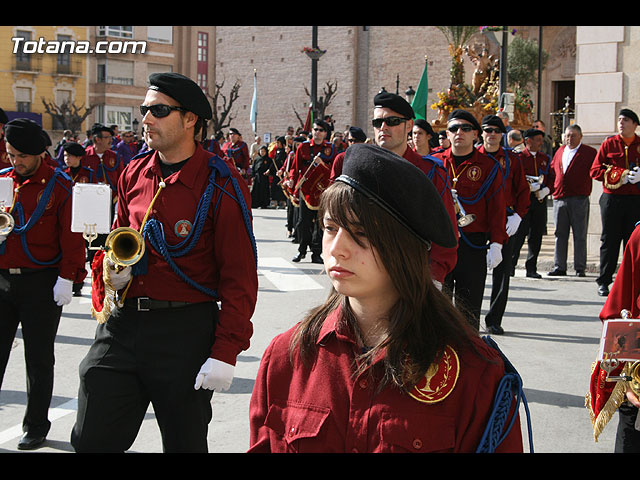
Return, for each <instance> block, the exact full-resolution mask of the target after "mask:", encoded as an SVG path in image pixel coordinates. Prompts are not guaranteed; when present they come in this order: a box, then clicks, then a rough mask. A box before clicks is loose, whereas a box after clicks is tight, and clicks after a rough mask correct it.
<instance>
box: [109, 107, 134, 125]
mask: <svg viewBox="0 0 640 480" xmlns="http://www.w3.org/2000/svg"><path fill="white" fill-rule="evenodd" d="M132 121H133V107H113V106H110V105H105V107H104V122H103V123H104V124H105V125H118V129H119V130H133V124H132V123H131V122H132Z"/></svg>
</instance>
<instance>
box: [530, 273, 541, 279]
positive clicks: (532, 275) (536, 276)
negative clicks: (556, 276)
mask: <svg viewBox="0 0 640 480" xmlns="http://www.w3.org/2000/svg"><path fill="white" fill-rule="evenodd" d="M527 277H529V278H542V275H540V274H539V273H538V272H527Z"/></svg>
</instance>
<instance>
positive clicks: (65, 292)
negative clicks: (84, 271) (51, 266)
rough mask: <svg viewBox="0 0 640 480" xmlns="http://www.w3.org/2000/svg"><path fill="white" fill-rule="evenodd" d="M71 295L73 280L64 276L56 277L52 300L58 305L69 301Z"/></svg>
mask: <svg viewBox="0 0 640 480" xmlns="http://www.w3.org/2000/svg"><path fill="white" fill-rule="evenodd" d="M72 297H73V282H72V281H71V280H67V279H66V278H62V277H58V280H57V281H56V284H55V285H54V286H53V301H54V302H56V305H58V306H59V307H61V306H63V305H68V304H69V303H71V298H72Z"/></svg>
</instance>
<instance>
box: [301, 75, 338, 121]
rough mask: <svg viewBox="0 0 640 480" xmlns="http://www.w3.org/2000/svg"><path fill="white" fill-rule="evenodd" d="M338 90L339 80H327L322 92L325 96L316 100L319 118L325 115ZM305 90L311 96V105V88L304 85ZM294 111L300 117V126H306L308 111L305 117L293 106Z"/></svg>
mask: <svg viewBox="0 0 640 480" xmlns="http://www.w3.org/2000/svg"><path fill="white" fill-rule="evenodd" d="M337 91H338V81H337V80H334V81H333V82H332V81H331V80H327V83H326V84H325V85H324V87H322V93H323V94H324V96H321V97H318V99H317V100H316V111H317V112H318V118H323V117H324V115H325V112H326V111H327V109H328V108H329V105H330V104H331V102H332V101H333V98H334V97H335V94H336V92H337ZM304 92H305V93H306V94H307V95H308V96H309V105H311V92H309V89H308V88H307V87H306V85H305V87H304ZM293 112H294V113H295V115H296V117H297V118H298V122H300V126H301V127H304V124H305V122H306V118H307V113H306V112H305V113H304V118H303V117H302V116H300V114H299V113H298V111H297V110H296V108H295V107H293Z"/></svg>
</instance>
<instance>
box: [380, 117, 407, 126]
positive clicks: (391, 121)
mask: <svg viewBox="0 0 640 480" xmlns="http://www.w3.org/2000/svg"><path fill="white" fill-rule="evenodd" d="M407 120H409V119H408V118H404V117H384V118H374V119H373V120H371V124H372V125H373V126H374V127H375V128H380V127H381V126H382V124H383V123H386V124H387V127H397V126H398V125H400V124H401V123H404V122H406V121H407Z"/></svg>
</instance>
